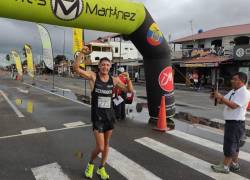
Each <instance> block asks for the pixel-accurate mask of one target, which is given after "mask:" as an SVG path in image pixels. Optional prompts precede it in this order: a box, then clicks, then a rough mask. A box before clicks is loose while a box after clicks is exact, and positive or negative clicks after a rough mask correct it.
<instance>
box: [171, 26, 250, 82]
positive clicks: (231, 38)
mask: <svg viewBox="0 0 250 180" xmlns="http://www.w3.org/2000/svg"><path fill="white" fill-rule="evenodd" d="M176 45H181V51H176V50H175V46H176ZM173 46H174V50H173V60H172V62H173V67H174V69H175V82H179V83H184V82H185V83H187V84H188V83H189V82H190V81H189V80H190V77H191V76H192V74H193V73H194V72H195V73H198V74H199V77H200V78H202V79H203V83H204V85H208V86H211V85H215V82H216V79H219V82H220V85H221V86H229V85H230V77H231V76H232V74H233V73H235V72H238V71H243V72H245V73H247V74H248V75H250V69H249V67H250V24H243V25H236V26H228V27H220V28H216V29H212V30H208V31H204V32H203V31H202V30H200V31H199V32H198V33H197V34H194V35H190V36H187V37H183V38H180V39H176V40H175V41H173ZM217 73H218V75H219V78H216V75H217Z"/></svg>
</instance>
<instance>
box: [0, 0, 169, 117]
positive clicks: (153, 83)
mask: <svg viewBox="0 0 250 180" xmlns="http://www.w3.org/2000/svg"><path fill="white" fill-rule="evenodd" d="M0 7H1V11H0V17H6V18H11V19H18V20H24V21H31V22H37V23H46V24H54V25H60V26H67V27H77V28H84V29H90V30H99V31H108V32H116V33H120V34H122V35H124V36H126V38H128V40H131V41H132V42H133V43H134V45H135V46H136V48H137V49H138V50H139V52H140V53H141V54H142V56H143V59H144V61H143V63H144V68H145V78H146V90H147V99H148V109H149V115H150V117H151V119H152V120H153V119H157V117H158V111H159V105H160V101H161V97H162V96H163V95H166V100H167V101H166V104H167V106H166V109H167V116H168V117H171V116H173V115H174V96H173V94H174V86H173V76H172V67H171V60H170V49H169V47H168V45H167V42H166V40H165V38H164V36H163V34H162V32H161V31H160V30H159V28H158V26H157V24H156V23H155V22H154V20H153V19H152V17H151V15H150V14H149V12H148V11H147V9H146V8H145V7H144V5H143V4H142V3H136V2H130V1H128V0H1V1H0Z"/></svg>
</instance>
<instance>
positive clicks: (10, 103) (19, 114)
mask: <svg viewBox="0 0 250 180" xmlns="http://www.w3.org/2000/svg"><path fill="white" fill-rule="evenodd" d="M0 93H1V94H2V96H3V97H4V99H5V100H6V101H7V102H8V103H9V105H10V107H11V108H12V109H13V110H14V111H15V113H16V114H17V116H18V117H19V118H23V117H24V115H23V114H22V113H21V111H19V110H18V109H17V107H16V106H15V105H14V104H13V103H12V102H11V101H10V100H9V98H8V97H7V96H6V94H5V93H4V92H3V91H2V90H0Z"/></svg>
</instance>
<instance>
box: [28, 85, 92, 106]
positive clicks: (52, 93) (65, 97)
mask: <svg viewBox="0 0 250 180" xmlns="http://www.w3.org/2000/svg"><path fill="white" fill-rule="evenodd" d="M23 84H25V85H27V86H31V87H33V88H36V89H39V90H42V91H45V92H47V93H50V94H53V95H55V96H58V97H61V98H64V99H67V100H70V101H73V102H75V103H78V104H81V105H84V106H87V107H91V106H90V105H89V104H86V103H82V102H80V101H76V100H73V99H70V98H67V97H65V96H62V95H59V94H56V93H53V92H50V91H48V90H45V89H42V88H39V87H36V86H33V85H31V84H28V83H23Z"/></svg>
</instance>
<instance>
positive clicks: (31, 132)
mask: <svg viewBox="0 0 250 180" xmlns="http://www.w3.org/2000/svg"><path fill="white" fill-rule="evenodd" d="M43 132H47V129H46V128H45V127H40V128H35V129H27V130H22V131H21V134H37V133H43Z"/></svg>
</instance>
